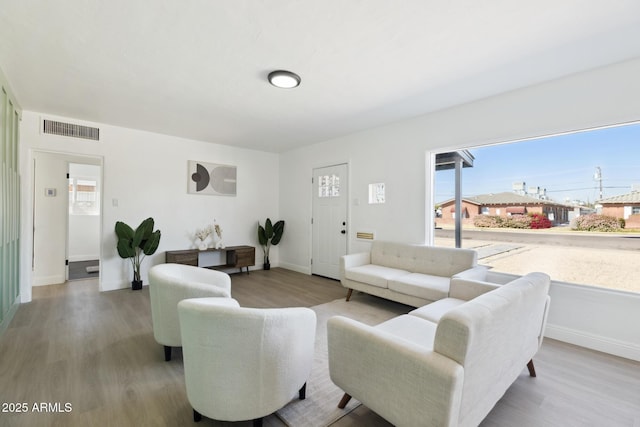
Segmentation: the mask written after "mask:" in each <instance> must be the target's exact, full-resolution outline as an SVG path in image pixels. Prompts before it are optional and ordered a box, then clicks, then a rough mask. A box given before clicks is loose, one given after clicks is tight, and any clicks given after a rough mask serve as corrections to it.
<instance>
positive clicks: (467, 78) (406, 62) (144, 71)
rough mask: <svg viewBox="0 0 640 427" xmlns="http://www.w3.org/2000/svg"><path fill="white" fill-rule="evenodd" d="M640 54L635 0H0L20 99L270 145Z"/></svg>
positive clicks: (296, 142)
mask: <svg viewBox="0 0 640 427" xmlns="http://www.w3.org/2000/svg"><path fill="white" fill-rule="evenodd" d="M635 57H640V1H638V0H608V1H599V0H560V1H559V0H537V1H514V0H485V1H478V0H449V1H446V0H403V1H397V0H396V1H392V0H260V1H259V0H181V1H180V0H109V1H101V0H65V1H51V0H29V1H17V0H0V68H2V69H3V71H4V73H5V75H6V77H7V78H8V79H9V83H10V85H11V87H12V89H13V92H14V93H15V95H16V97H17V98H18V101H19V102H20V104H21V106H22V108H23V109H24V110H29V111H36V112H42V113H47V114H54V115H59V116H65V117H72V118H76V119H80V120H86V121H93V122H100V123H107V124H112V125H118V126H123V127H129V128H135V129H143V130H149V131H153V132H158V133H165V134H169V135H176V136H182V137H186V138H192V139H197V140H204V141H210V142H216V143H220V144H228V145H235V146H240V147H248V148H255V149H259V150H266V151H275V152H280V151H284V150H288V149H291V148H294V147H298V146H301V145H305V144H312V143H315V142H319V141H323V140H326V139H330V138H333V137H336V136H340V135H344V134H348V133H352V132H355V131H358V130H362V129H366V128H372V127H376V126H380V125H384V124H387V123H391V122H394V121H398V120H402V119H405V118H409V117H415V116H418V115H421V114H425V113H427V112H430V111H435V110H440V109H443V108H447V107H450V106H453V105H457V104H461V103H465V102H469V101H473V100H476V99H480V98H484V97H487V96H491V95H494V94H498V93H502V92H506V91H509V90H513V89H517V88H520V87H525V86H530V85H534V84H537V83H540V82H543V81H547V80H551V79H555V78H558V77H561V76H565V75H569V74H572V73H576V72H580V71H583V70H587V69H592V68H596V67H599V66H603V65H608V64H611V63H615V62H620V61H624V60H627V59H631V58H635ZM274 69H288V70H292V71H294V72H296V73H298V74H299V75H300V76H301V77H302V84H301V86H300V87H298V88H297V89H289V90H286V89H276V88H274V87H272V86H270V85H269V84H268V83H267V81H266V75H267V74H268V72H269V71H272V70H274Z"/></svg>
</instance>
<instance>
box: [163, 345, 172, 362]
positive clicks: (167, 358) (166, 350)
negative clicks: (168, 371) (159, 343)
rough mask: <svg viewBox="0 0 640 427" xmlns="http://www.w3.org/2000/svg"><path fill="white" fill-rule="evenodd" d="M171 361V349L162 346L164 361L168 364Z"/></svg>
mask: <svg viewBox="0 0 640 427" xmlns="http://www.w3.org/2000/svg"><path fill="white" fill-rule="evenodd" d="M170 360H171V347H169V346H168V345H165V346H164V361H165V362H168V361H170Z"/></svg>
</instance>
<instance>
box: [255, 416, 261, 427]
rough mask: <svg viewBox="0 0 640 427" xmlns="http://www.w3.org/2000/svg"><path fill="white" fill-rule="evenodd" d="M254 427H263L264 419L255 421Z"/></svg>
mask: <svg viewBox="0 0 640 427" xmlns="http://www.w3.org/2000/svg"><path fill="white" fill-rule="evenodd" d="M253 427H262V418H256V419H255V420H253Z"/></svg>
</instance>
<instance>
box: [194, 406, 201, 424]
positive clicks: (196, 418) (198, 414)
mask: <svg viewBox="0 0 640 427" xmlns="http://www.w3.org/2000/svg"><path fill="white" fill-rule="evenodd" d="M200 421H202V415H200V412H198V411H196V410H195V409H194V410H193V422H194V423H199V422H200Z"/></svg>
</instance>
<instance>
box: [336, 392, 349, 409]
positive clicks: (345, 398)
mask: <svg viewBox="0 0 640 427" xmlns="http://www.w3.org/2000/svg"><path fill="white" fill-rule="evenodd" d="M350 400H351V396H349V395H348V394H347V393H345V394H344V396H342V399H341V400H340V403H338V408H340V409H344V407H345V406H347V403H349V401H350Z"/></svg>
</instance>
